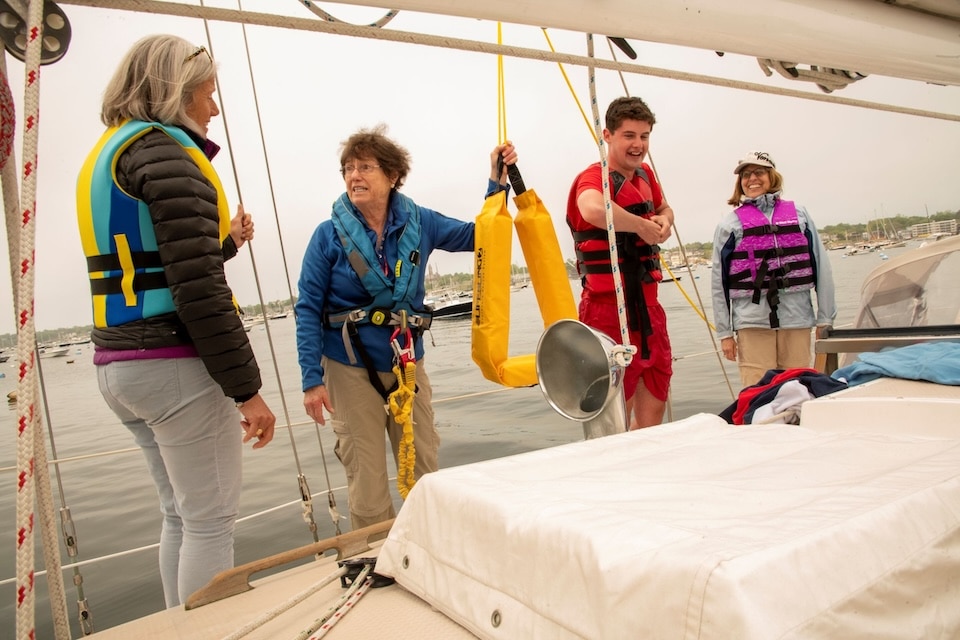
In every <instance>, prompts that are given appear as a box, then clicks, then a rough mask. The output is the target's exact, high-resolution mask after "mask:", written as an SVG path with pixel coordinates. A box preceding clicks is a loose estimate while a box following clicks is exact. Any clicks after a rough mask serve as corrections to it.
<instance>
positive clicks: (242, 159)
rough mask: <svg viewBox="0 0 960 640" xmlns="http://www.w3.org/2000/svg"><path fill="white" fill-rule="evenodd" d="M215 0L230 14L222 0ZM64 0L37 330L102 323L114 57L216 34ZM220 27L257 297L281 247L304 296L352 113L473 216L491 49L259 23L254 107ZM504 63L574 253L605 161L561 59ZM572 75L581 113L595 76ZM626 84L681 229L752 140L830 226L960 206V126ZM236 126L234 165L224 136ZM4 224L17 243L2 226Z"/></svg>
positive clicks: (262, 7) (532, 32)
mask: <svg viewBox="0 0 960 640" xmlns="http://www.w3.org/2000/svg"><path fill="white" fill-rule="evenodd" d="M205 4H207V5H208V6H223V7H229V8H236V4H235V3H234V2H230V1H228V0H224V1H223V2H220V3H217V2H206V3H205ZM281 5H282V7H283V9H284V11H285V12H287V13H289V14H292V15H299V16H301V17H310V15H311V14H310V13H309V12H308V11H307V10H306V9H304V8H303V7H302V6H294V5H299V2H295V1H294V0H259V1H252V0H245V1H244V2H243V8H244V9H248V10H252V11H270V10H271V9H275V8H276V7H278V6H281ZM321 5H322V6H324V7H325V8H326V9H327V10H329V11H331V12H333V13H335V14H336V15H337V16H338V17H341V18H343V19H347V20H352V21H355V22H370V21H373V20H375V19H377V18H378V17H379V16H380V14H381V11H379V10H375V9H358V8H349V7H348V8H344V7H338V6H337V5H335V4H332V3H321ZM63 8H64V10H65V12H66V13H67V15H68V17H69V19H70V21H71V25H72V29H73V40H72V42H71V44H70V49H69V51H68V53H67V55H66V56H65V57H64V59H63V60H61V61H60V62H58V63H56V64H54V65H51V66H46V67H44V68H43V70H42V74H41V95H42V97H41V116H40V137H41V146H40V153H39V194H38V203H37V215H38V230H37V252H36V255H37V299H36V325H37V327H38V329H51V328H56V327H61V326H71V325H82V324H89V323H90V322H91V312H90V302H89V288H88V284H87V279H86V273H85V268H84V259H83V255H82V251H81V248H80V240H79V235H78V233H77V229H76V212H75V184H76V176H77V172H78V170H79V168H80V166H81V164H82V162H83V159H84V157H85V156H86V154H87V153H88V151H89V150H90V148H91V146H92V145H93V144H94V142H95V141H96V140H97V138H98V137H99V135H100V134H101V132H102V125H101V124H100V122H99V109H100V100H101V96H102V92H103V89H104V87H105V85H106V83H107V80H108V79H109V76H110V75H111V74H112V73H113V71H114V69H115V67H116V64H117V62H118V61H119V59H120V57H121V56H122V55H123V53H125V51H126V50H127V49H128V48H129V46H130V45H131V44H132V43H133V42H134V41H136V40H137V39H139V38H140V37H142V36H145V35H149V34H152V33H160V32H170V33H176V34H178V35H181V36H183V37H185V38H188V39H190V40H192V41H194V42H196V43H197V44H204V43H206V36H205V32H204V26H203V23H202V22H200V21H195V20H187V19H177V18H166V17H158V16H145V15H139V14H135V13H131V12H120V11H106V10H99V9H87V8H81V7H73V6H64V7H63ZM387 28H394V29H399V30H405V31H424V32H429V33H435V34H446V35H450V36H455V37H463V38H470V39H475V40H486V41H491V42H493V41H495V40H496V25H495V23H490V22H482V21H476V20H460V19H443V18H437V17H432V16H424V15H418V14H410V13H404V12H401V13H400V15H399V16H398V17H397V18H395V19H394V21H393V22H392V23H390V25H389V26H388V27H387ZM211 31H212V40H213V42H212V49H213V52H214V56H215V58H216V60H217V61H218V64H219V68H220V81H221V93H220V94H219V99H220V101H221V104H222V106H223V108H224V116H225V117H220V118H217V119H215V121H214V122H213V123H212V127H211V133H210V136H211V138H213V139H214V140H216V141H218V142H219V143H221V144H222V145H223V146H224V151H223V152H222V153H221V155H220V156H218V157H217V159H216V161H215V162H214V165H215V166H216V167H217V169H218V171H219V172H220V175H221V177H222V179H223V182H224V185H225V187H226V189H227V191H228V195H229V197H230V200H231V208H235V206H236V202H237V200H238V189H237V186H236V185H237V184H239V185H240V187H239V197H240V198H242V200H243V202H244V205H245V206H246V208H247V210H248V211H249V212H251V213H253V214H254V216H255V220H256V230H257V238H256V240H255V242H254V244H253V252H254V254H253V255H254V260H255V263H256V271H257V274H258V276H259V281H260V287H261V290H262V292H263V298H264V299H265V300H274V299H279V298H286V297H287V295H288V293H287V292H288V285H287V281H288V279H287V275H286V273H285V269H284V264H283V260H282V254H285V255H286V259H287V265H286V270H287V271H289V276H290V280H291V281H292V285H293V287H294V290H295V285H296V279H297V277H298V275H299V271H300V260H301V258H302V256H303V251H304V248H305V246H306V243H307V240H308V239H309V237H310V235H311V233H312V232H313V229H314V228H315V226H316V225H317V224H318V223H319V222H321V221H322V220H325V219H327V218H328V217H329V212H330V204H331V203H332V202H333V200H334V199H336V197H337V196H338V195H339V194H340V193H341V191H342V181H341V179H340V176H339V175H338V173H337V169H338V146H339V143H340V141H342V140H343V139H345V138H346V137H347V136H349V135H350V134H351V133H353V132H354V131H355V130H357V129H358V128H360V127H367V126H373V125H376V124H378V123H380V122H383V123H386V124H387V125H388V126H389V134H390V135H391V136H392V137H393V138H394V139H395V140H396V141H397V142H399V143H400V144H402V145H404V146H406V147H407V148H408V149H409V151H410V152H411V154H412V157H413V169H412V172H411V174H410V176H409V178H408V181H407V184H406V186H405V187H404V189H403V191H404V192H405V193H406V194H407V195H409V196H411V197H412V198H414V199H415V200H416V201H417V202H418V203H420V204H421V205H424V206H427V207H430V208H432V209H436V210H438V211H441V212H442V213H445V214H447V215H450V216H452V217H456V218H460V219H463V220H470V219H473V217H474V216H475V215H476V214H477V212H478V211H479V210H480V206H481V204H482V197H483V190H484V187H485V184H486V183H485V181H486V176H487V172H488V153H489V151H490V149H491V148H492V147H493V145H494V144H496V142H497V84H496V82H497V74H496V67H497V61H496V58H495V57H494V56H489V55H483V54H476V53H466V52H458V51H452V50H444V49H437V48H431V47H425V46H417V45H409V44H394V43H385V42H383V43H382V42H377V41H372V40H368V39H360V38H349V37H344V36H332V35H322V34H311V33H300V32H291V31H285V30H279V29H271V28H265V27H247V29H246V33H247V38H248V43H249V49H250V52H251V60H250V63H249V64H251V65H252V68H253V81H254V83H255V87H256V94H257V100H258V102H259V117H258V113H257V110H256V108H255V103H254V99H253V93H252V88H251V80H250V75H249V71H248V61H247V58H246V53H245V47H244V43H243V39H242V37H243V33H242V31H241V27H240V26H239V25H233V24H211ZM551 38H552V40H553V43H554V46H555V47H556V48H557V49H558V50H560V51H565V52H568V53H575V54H583V53H585V44H584V37H583V36H582V35H581V34H572V33H564V32H551ZM504 42H505V43H506V44H514V45H519V46H529V47H537V48H546V44H545V41H544V38H543V34H542V32H541V31H540V30H539V29H533V28H528V27H515V26H514V27H511V26H506V27H505V29H504ZM633 44H634V47H635V49H636V50H637V52H638V53H639V55H640V59H639V60H638V62H640V63H642V64H645V65H649V66H656V67H666V68H672V69H680V70H684V71H690V72H696V73H703V74H709V75H720V76H725V77H731V78H737V79H741V80H746V81H751V82H758V83H768V84H771V85H776V86H789V87H793V88H805V87H806V85H799V84H798V83H790V82H788V81H786V80H784V79H782V78H779V76H778V77H774V78H770V79H767V78H766V77H765V76H764V75H763V73H762V72H761V71H760V69H759V67H758V65H757V63H756V61H755V60H754V59H752V58H745V57H740V56H734V55H726V56H724V57H719V56H717V55H716V54H715V53H713V52H711V51H699V50H694V49H683V48H678V47H669V46H663V45H650V44H643V43H639V42H636V41H634V42H633ZM597 49H598V55H599V56H601V57H609V55H610V54H609V52H608V50H607V47H606V45H605V43H604V42H603V41H602V40H600V41H598V42H597ZM621 58H622V56H621ZM7 60H8V61H7V64H8V71H9V74H10V85H11V88H12V90H13V93H14V96H15V99H16V103H17V116H18V122H17V134H18V143H17V146H16V153H17V161H18V163H19V162H20V161H21V160H22V148H21V143H20V142H19V134H20V129H21V128H22V102H23V101H22V93H23V90H22V87H23V66H22V64H21V63H20V62H18V61H16V60H14V59H13V58H11V57H9V56H8V59H7ZM504 67H505V74H506V75H505V78H506V92H505V100H506V111H507V133H508V136H509V137H510V138H511V139H512V140H513V141H514V142H515V143H516V145H517V148H518V151H519V154H520V164H519V166H520V168H521V171H522V173H523V176H524V178H525V182H526V184H527V186H528V187H529V188H533V189H535V190H536V191H537V193H538V194H539V195H540V197H541V199H543V201H544V202H545V204H546V206H547V208H548V209H549V210H550V211H551V213H552V214H553V216H554V219H555V222H556V227H557V233H558V236H559V238H560V241H561V248H562V250H563V253H564V256H565V257H566V258H571V257H573V247H572V242H571V240H570V237H569V232H568V230H567V228H566V225H565V223H564V222H563V218H564V213H565V207H566V198H567V192H568V189H569V186H570V183H571V181H572V179H573V178H574V176H575V175H576V174H577V173H578V172H579V171H580V170H581V169H582V168H583V167H584V166H586V165H587V164H589V163H591V162H595V161H596V160H597V159H599V155H598V151H597V147H596V146H595V144H594V142H593V138H592V137H591V135H590V132H589V130H588V128H587V125H586V124H585V123H584V121H583V119H582V118H581V116H580V113H579V111H578V109H577V106H576V103H575V101H574V98H573V97H572V96H571V94H570V92H569V90H568V89H567V87H566V84H565V82H564V81H563V78H562V76H561V75H560V72H559V70H558V68H557V65H556V64H554V63H540V62H534V61H527V60H516V59H510V58H506V59H505V60H504ZM566 69H567V73H568V74H569V76H570V78H571V81H572V83H573V85H574V87H575V89H576V92H577V96H578V98H579V99H580V101H581V103H582V104H583V108H584V109H585V110H586V111H587V113H588V115H589V108H590V107H589V88H588V82H587V72H586V70H585V69H583V68H581V67H567V68H566ZM598 74H599V75H598V80H597V84H598V94H599V95H598V101H599V104H600V105H601V112H602V111H603V109H604V108H605V107H606V105H607V104H608V103H609V102H610V100H612V99H613V98H615V97H617V96H619V95H622V94H623V87H622V85H621V83H620V78H619V76H618V75H617V74H616V73H615V72H611V71H600V72H598ZM626 82H627V88H628V90H629V92H630V94H631V95H638V96H641V97H643V98H644V99H646V100H647V102H648V103H649V105H650V107H651V108H652V109H653V111H654V112H655V114H656V116H657V124H656V126H655V128H654V132H653V135H652V138H651V152H652V155H653V160H654V162H655V166H656V169H657V171H658V174H659V176H660V179H661V182H662V183H663V186H664V190H665V193H666V196H667V199H668V200H669V201H670V202H671V204H672V206H673V208H674V211H675V213H676V219H677V229H678V231H679V235H680V237H681V238H682V239H683V241H684V242H693V241H709V240H710V239H711V238H712V235H713V229H714V226H715V224H716V222H717V221H718V220H719V219H720V217H721V215H722V214H724V213H725V212H726V211H728V209H729V207H728V206H727V205H726V200H727V198H729V196H730V194H731V192H732V190H733V184H734V176H733V173H732V171H733V168H734V166H735V164H736V161H737V159H738V158H739V157H740V156H742V155H743V153H744V152H746V151H748V150H751V149H759V150H763V151H767V152H769V153H770V154H771V155H772V156H773V157H774V159H775V161H776V163H777V166H778V168H779V169H780V170H781V172H782V173H783V174H784V176H785V187H786V189H785V195H786V197H789V198H791V199H794V200H796V201H797V202H799V203H800V204H803V205H805V206H806V207H807V208H808V210H809V211H810V213H811V214H812V216H813V218H814V220H815V221H816V223H817V225H818V226H819V227H823V226H825V225H827V224H831V223H837V222H866V221H867V220H869V219H872V218H875V217H878V216H881V215H886V216H893V215H897V214H902V215H924V214H925V213H926V212H927V211H929V212H930V213H931V214H932V213H935V212H938V211H944V210H957V209H960V179H958V173H960V172H958V168H960V152H958V149H960V123H956V122H946V121H940V120H931V119H923V118H916V117H912V116H906V115H898V114H890V113H882V112H877V111H870V110H864V109H858V108H853V107H846V106H839V105H829V104H821V103H815V102H810V101H806V100H798V99H793V98H786V97H776V96H770V95H762V94H757V93H752V92H746V91H740V90H733V89H724V88H718V87H710V86H704V85H699V84H692V83H686V82H680V81H674V80H665V79H656V78H649V77H644V76H637V75H631V76H628V77H627V79H626ZM809 90H810V91H812V92H817V91H818V90H817V89H816V88H813V87H811V88H810V89H809ZM840 95H842V96H844V97H849V98H857V99H862V100H871V101H881V102H891V103H893V104H898V105H905V106H910V107H916V108H921V109H929V110H936V111H946V112H950V113H957V112H960V88H958V87H937V86H928V85H924V84H920V83H915V82H909V81H899V80H891V79H887V78H880V77H869V78H867V79H865V80H863V81H861V82H860V83H858V84H855V85H853V86H851V87H849V88H847V89H844V90H843V91H841V92H840ZM225 125H226V128H227V129H229V134H230V139H231V142H232V145H233V148H234V160H235V162H236V166H237V172H238V174H239V175H238V178H235V177H234V173H233V168H232V164H231V157H230V154H229V153H228V151H229V150H228V149H227V148H226V147H227V145H226V142H227V137H226V133H225V129H224V126H225ZM261 127H262V129H263V135H264V139H265V144H266V151H265V152H264V151H263V149H262V148H261V138H260V128H261ZM267 165H269V170H270V180H268V174H267V168H266V167H267ZM271 180H272V186H273V192H272V193H271V190H270V182H271ZM274 202H275V203H276V217H275V213H274ZM277 218H278V219H279V225H278V224H277ZM0 235H2V236H3V242H2V245H0V246H2V247H4V248H5V247H6V246H7V243H6V236H5V230H4V229H0ZM281 243H282V247H281ZM668 246H675V242H671V243H669V244H668ZM514 252H515V257H514V262H518V263H520V262H523V260H522V256H520V255H519V249H518V248H515V249H514ZM252 262H253V261H252V260H251V258H250V254H249V252H248V251H247V249H246V248H245V249H244V250H243V251H242V255H241V256H239V257H238V258H236V259H234V260H233V261H231V262H230V263H229V265H228V271H227V275H228V279H229V281H230V283H231V285H232V287H233V289H234V291H235V293H236V294H237V297H238V299H239V300H240V302H241V304H244V305H248V304H254V303H256V302H257V301H258V295H257V282H256V279H255V277H254V269H253V264H252ZM3 264H7V261H6V260H4V261H3ZM431 264H433V265H435V266H437V267H438V268H439V270H440V271H441V272H442V273H448V272H453V271H470V270H471V269H472V256H471V255H470V254H459V255H451V254H444V253H436V254H434V256H433V258H432V259H431ZM9 283H10V280H9V277H3V278H0V301H3V302H2V303H0V310H2V312H0V333H9V332H13V331H14V330H15V329H14V327H15V325H14V319H13V313H12V303H11V301H12V296H11V292H10V284H9Z"/></svg>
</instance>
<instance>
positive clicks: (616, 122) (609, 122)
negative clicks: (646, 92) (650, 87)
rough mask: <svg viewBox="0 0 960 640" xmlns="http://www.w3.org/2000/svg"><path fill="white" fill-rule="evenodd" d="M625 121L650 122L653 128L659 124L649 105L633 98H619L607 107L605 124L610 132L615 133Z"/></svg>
mask: <svg viewBox="0 0 960 640" xmlns="http://www.w3.org/2000/svg"><path fill="white" fill-rule="evenodd" d="M624 120H639V121H641V122H648V123H650V126H651V127H653V125H655V124H656V123H657V118H656V116H654V115H653V111H650V107H648V106H647V103H646V102H644V101H643V100H641V99H640V98H634V97H631V96H625V97H622V98H617V99H616V100H614V101H613V102H611V103H610V106H609V107H607V115H606V118H605V123H606V127H607V130H608V131H610V132H611V133H613V132H614V131H616V130H617V129H619V128H620V125H622V124H623V121H624Z"/></svg>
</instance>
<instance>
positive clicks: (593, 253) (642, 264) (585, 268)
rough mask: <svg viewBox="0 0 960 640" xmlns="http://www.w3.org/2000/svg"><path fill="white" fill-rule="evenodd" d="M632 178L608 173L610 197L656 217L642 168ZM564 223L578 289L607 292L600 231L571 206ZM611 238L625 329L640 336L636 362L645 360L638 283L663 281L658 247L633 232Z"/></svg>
mask: <svg viewBox="0 0 960 640" xmlns="http://www.w3.org/2000/svg"><path fill="white" fill-rule="evenodd" d="M637 175H638V176H639V177H640V178H641V180H642V181H641V182H640V183H639V185H635V184H634V183H633V182H630V181H628V180H627V179H626V178H625V177H624V176H622V175H621V174H620V173H617V172H616V171H611V172H610V181H611V183H612V191H611V198H612V199H613V201H614V202H615V203H617V204H618V205H620V206H621V207H623V208H624V209H625V210H627V211H629V212H630V213H632V214H634V215H637V216H642V217H644V218H649V217H650V216H652V215H653V214H654V213H655V212H656V206H655V205H654V203H653V192H652V191H651V189H650V176H649V175H647V172H646V170H644V169H643V168H640V169H637ZM638 187H639V188H638ZM573 197H574V194H573V193H571V199H572V198H573ZM567 224H568V225H569V226H570V231H571V232H572V233H573V242H574V249H575V250H576V253H577V272H578V273H579V274H580V277H581V279H582V281H583V287H584V289H589V290H590V291H593V292H596V293H612V292H613V291H614V290H615V286H614V282H613V275H612V274H613V266H612V264H611V262H610V244H609V242H608V236H607V231H606V229H599V228H597V227H595V226H593V225H592V224H590V223H588V222H587V221H586V220H584V219H583V216H581V215H580V210H579V209H578V208H577V207H576V206H575V203H571V205H570V206H568V212H567ZM615 236H616V243H617V259H618V266H619V268H620V272H621V275H622V279H623V293H624V299H625V302H626V306H627V320H628V324H629V327H630V329H631V330H632V331H640V334H641V336H642V337H643V341H642V343H641V345H640V357H641V358H642V359H647V358H649V357H650V355H649V350H648V348H647V341H646V337H647V336H648V335H650V334H651V333H652V332H653V329H652V326H651V323H650V316H649V313H648V311H647V302H646V299H645V298H644V288H643V284H644V283H646V284H652V283H655V282H660V281H661V280H662V279H663V275H662V274H661V271H660V247H659V246H658V245H648V244H647V243H646V242H644V241H643V240H641V239H640V236H638V235H637V234H635V233H627V232H617V233H616V234H615Z"/></svg>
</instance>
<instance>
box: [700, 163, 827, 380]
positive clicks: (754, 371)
mask: <svg viewBox="0 0 960 640" xmlns="http://www.w3.org/2000/svg"><path fill="white" fill-rule="evenodd" d="M733 173H734V174H735V175H736V176H737V179H736V182H735V183H734V190H733V196H732V197H731V198H730V200H729V201H728V204H730V205H732V206H734V207H736V209H734V210H733V211H731V212H730V213H728V214H727V215H726V216H725V217H724V218H723V220H721V221H720V224H719V225H718V226H717V229H716V233H715V234H714V237H713V273H712V276H711V279H712V290H713V316H714V322H715V324H716V328H717V336H718V337H719V338H720V345H721V347H722V349H723V355H724V356H725V357H726V358H727V359H728V360H732V361H735V362H738V363H739V367H740V379H741V383H742V384H743V386H744V387H748V386H751V385H753V384H756V383H757V382H758V381H759V380H760V379H761V378H762V377H763V375H764V374H765V373H766V372H767V371H768V370H770V369H793V368H801V367H809V366H810V363H811V350H810V331H811V328H812V327H814V326H816V327H818V331H819V330H820V328H825V327H829V326H832V324H833V320H834V318H835V317H836V315H837V308H836V304H835V302H834V289H833V275H832V273H831V270H830V263H829V261H828V260H827V255H826V251H825V249H824V246H823V243H822V242H821V241H820V236H819V235H818V234H817V227H816V225H815V224H814V223H813V220H812V219H811V218H810V214H808V213H807V210H806V209H804V208H803V207H801V206H799V205H797V204H795V203H793V202H791V201H789V200H783V199H782V198H781V197H780V196H781V190H782V189H783V176H782V175H781V174H780V173H779V172H778V171H777V168H776V164H775V163H774V161H773V158H771V157H770V154H768V153H765V152H762V151H751V152H749V153H747V154H746V156H745V157H744V159H742V160H740V162H738V163H737V166H736V168H735V169H734V170H733ZM811 290H814V291H816V293H817V309H816V310H814V307H813V302H812V299H811V296H810V291H811Z"/></svg>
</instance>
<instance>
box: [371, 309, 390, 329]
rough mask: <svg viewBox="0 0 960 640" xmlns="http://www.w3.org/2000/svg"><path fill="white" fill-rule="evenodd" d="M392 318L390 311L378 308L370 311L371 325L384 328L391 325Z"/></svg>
mask: <svg viewBox="0 0 960 640" xmlns="http://www.w3.org/2000/svg"><path fill="white" fill-rule="evenodd" d="M390 320H391V316H390V310H389V309H384V308H381V307H377V308H375V309H371V310H370V324H372V325H374V326H377V327H382V326H384V325H388V324H390Z"/></svg>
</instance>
